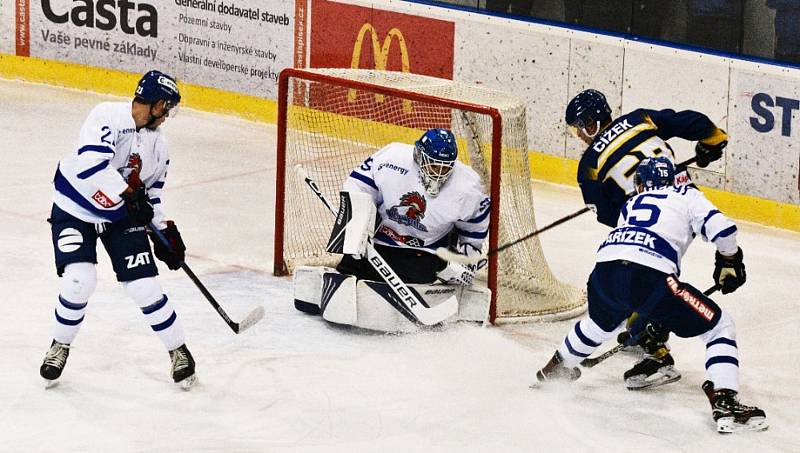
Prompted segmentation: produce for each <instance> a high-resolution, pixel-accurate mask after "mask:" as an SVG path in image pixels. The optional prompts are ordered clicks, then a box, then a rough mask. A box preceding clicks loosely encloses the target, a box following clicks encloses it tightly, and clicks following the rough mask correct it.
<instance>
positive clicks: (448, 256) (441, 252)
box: [436, 156, 697, 265]
mask: <svg viewBox="0 0 800 453" xmlns="http://www.w3.org/2000/svg"><path fill="white" fill-rule="evenodd" d="M695 161H697V156H695V157H692V158H691V159H687V160H685V161H683V162H681V163H679V164H678V165H676V166H675V168H676V170H677V168H679V167H686V166H688V165H691V164H693V163H695ZM633 195H635V194H628V196H629V198H630V197H631V196H633ZM589 210H591V208H589V206H584V207H583V208H581V209H580V210H578V211H575V212H573V213H572V214H570V215H567V216H564V217H562V218H560V219H558V220H556V221H554V222H553V223H550V224H548V225H545V226H543V227H541V228H539V229H538V230H535V231H533V232H531V233H528V234H526V235H525V236H522V237H521V238H518V239H515V240H513V241H511V242H506V243H505V244H503V245H501V246H499V247H497V248H496V249H493V250H489V251H488V252H486V253H485V254H480V255H475V256H467V255H462V254H461V253H456V252H454V251H452V250H450V249H448V248H445V247H439V248H438V249H436V255H437V256H438V257H439V258H441V259H443V260H445V261H455V262H457V263H461V264H465V265H475V264H478V263H479V262H481V261H482V260H485V259H487V258H488V257H490V256H492V255H494V254H497V253H499V252H502V251H503V250H505V249H507V248H509V247H512V246H515V245H517V244H519V243H520V242H523V241H527V240H528V239H530V238H532V237H534V236H538V235H540V234H542V233H544V232H545V231H547V230H549V229H551V228H553V227H557V226H559V225H561V224H562V223H564V222H567V221H569V220H572V219H574V218H575V217H578V216H579V215H581V214H584V213H585V212H587V211H589Z"/></svg>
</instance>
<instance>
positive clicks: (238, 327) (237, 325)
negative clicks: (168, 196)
mask: <svg viewBox="0 0 800 453" xmlns="http://www.w3.org/2000/svg"><path fill="white" fill-rule="evenodd" d="M148 226H149V228H150V230H151V231H152V232H153V234H155V235H156V237H157V238H158V241H159V242H161V244H162V245H164V246H165V247H166V248H167V249H169V250H170V251H171V250H172V246H171V245H170V243H169V241H168V240H167V238H166V237H164V234H163V233H162V232H161V231H159V230H158V228H156V226H155V225H153V224H152V223H151V224H150V225H148ZM181 269H183V270H184V272H186V275H188V276H189V278H190V279H191V280H192V282H193V283H194V284H195V286H197V289H199V290H200V292H201V293H203V296H205V297H206V300H207V301H208V302H209V303H210V304H211V306H212V307H214V310H216V311H217V313H219V315H220V316H221V317H222V319H223V320H224V321H225V323H226V324H227V325H228V327H230V328H231V330H233V332H234V333H237V334H238V333H241V332H244V331H245V330H247V329H249V328H250V327H252V326H253V325H254V324H256V323H257V322H259V321H261V319H262V318H264V307H261V306H259V307H256V308H255V309H253V311H251V312H250V314H248V315H247V316H245V317H244V319H242V320H241V321H239V322H234V321H233V320H231V318H230V317H229V316H228V314H227V313H225V310H223V309H222V307H220V305H219V303H217V301H216V299H214V296H212V295H211V293H210V292H209V291H208V289H206V287H205V285H203V282H201V281H200V279H199V278H197V275H195V273H194V272H192V269H191V268H189V265H188V264H186V263H185V262H181Z"/></svg>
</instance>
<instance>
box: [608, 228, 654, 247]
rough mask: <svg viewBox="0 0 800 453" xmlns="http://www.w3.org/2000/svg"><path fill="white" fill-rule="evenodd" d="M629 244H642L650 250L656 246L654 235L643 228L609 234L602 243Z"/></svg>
mask: <svg viewBox="0 0 800 453" xmlns="http://www.w3.org/2000/svg"><path fill="white" fill-rule="evenodd" d="M608 244H631V245H643V246H645V247H648V248H650V249H652V250H655V248H656V237H655V236H653V235H652V234H650V233H648V232H647V231H643V230H638V231H637V230H620V231H615V232H613V233H611V234H609V236H608V238H607V239H606V240H605V242H603V245H608Z"/></svg>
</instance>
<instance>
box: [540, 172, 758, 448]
mask: <svg viewBox="0 0 800 453" xmlns="http://www.w3.org/2000/svg"><path fill="white" fill-rule="evenodd" d="M674 181H675V169H674V167H673V164H672V163H671V162H670V161H669V159H667V158H665V157H655V158H649V159H645V160H643V161H642V163H641V164H640V165H639V167H638V168H637V170H636V186H637V191H638V194H637V195H636V196H634V197H633V198H631V199H630V200H628V202H627V203H625V205H624V206H623V208H622V212H621V213H620V218H619V223H618V226H617V228H615V229H614V230H612V231H611V233H609V235H608V237H607V239H606V240H605V241H604V242H603V243H602V244H601V245H600V248H599V250H598V252H597V264H596V265H595V268H594V270H593V271H592V274H591V275H590V277H589V282H588V299H589V315H588V317H587V318H585V319H583V320H581V321H580V322H578V323H577V324H575V326H574V328H573V329H571V330H570V332H569V333H568V334H567V336H566V337H565V338H564V341H563V342H562V344H561V346H560V347H559V348H558V350H557V351H556V352H555V354H554V355H553V357H552V358H551V359H550V361H549V362H548V363H547V364H546V365H545V366H544V368H542V369H541V370H539V371H538V372H537V374H536V377H537V379H538V380H539V381H547V380H551V379H562V380H575V379H577V378H578V377H580V374H581V373H580V369H579V368H577V365H578V364H579V363H580V362H581V360H583V359H584V358H586V357H588V356H589V355H591V354H592V352H594V350H595V349H596V348H597V347H598V346H599V345H601V344H602V343H603V342H605V341H607V340H609V339H611V338H612V337H613V336H614V334H615V332H616V331H617V330H618V329H620V328H622V326H623V325H624V321H625V318H626V317H627V316H628V314H629V313H630V312H632V311H635V312H639V313H642V314H643V316H646V317H647V318H648V319H652V320H653V321H656V322H659V323H661V324H662V325H663V326H664V327H666V328H667V329H669V331H671V332H673V333H675V334H676V335H678V336H679V337H683V338H687V337H698V338H700V339H701V340H702V341H703V343H704V344H705V345H706V362H705V367H706V371H707V373H708V378H709V379H708V380H707V381H706V382H705V383H703V385H702V388H703V390H704V391H705V393H706V395H707V396H708V399H709V401H710V403H711V407H712V415H713V418H714V420H715V421H716V422H717V429H718V431H719V432H735V431H742V430H758V431H760V430H764V429H766V428H767V426H768V425H767V421H766V417H765V414H764V411H763V410H761V409H759V408H757V407H749V406H745V405H742V404H741V403H739V401H738V399H737V393H738V390H739V360H738V354H737V346H736V330H735V327H734V324H733V320H732V319H731V317H730V315H729V314H728V313H727V312H725V311H724V310H722V309H721V308H720V307H719V306H718V305H717V304H716V303H715V302H714V301H713V300H711V299H710V298H708V297H707V296H705V295H704V294H703V293H702V292H701V291H699V290H697V289H696V288H694V287H693V286H691V285H689V284H687V283H684V282H681V281H679V280H678V276H679V275H680V263H681V257H682V256H683V254H684V252H685V251H686V249H687V248H688V247H689V244H691V242H692V239H693V238H694V236H695V235H699V236H700V237H702V238H703V240H706V241H710V242H712V243H714V245H716V247H717V252H716V263H715V270H714V280H715V282H716V284H717V285H718V286H719V287H720V288H721V289H722V292H723V293H729V292H733V291H735V290H736V289H737V288H739V287H740V286H741V285H743V284H744V282H745V279H746V274H745V267H744V263H743V262H742V257H743V255H742V250H741V248H739V247H738V245H737V242H736V225H734V223H733V222H732V221H731V220H730V219H728V218H727V217H725V216H724V215H723V214H722V213H720V212H719V210H717V209H716V208H715V207H714V205H713V204H711V202H709V201H708V200H707V199H706V198H705V197H704V196H703V194H702V193H701V192H700V191H699V190H697V189H695V188H693V187H690V186H683V187H675V186H674Z"/></svg>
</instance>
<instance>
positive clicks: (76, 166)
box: [53, 102, 169, 228]
mask: <svg viewBox="0 0 800 453" xmlns="http://www.w3.org/2000/svg"><path fill="white" fill-rule="evenodd" d="M168 166H169V155H168V154H167V145H166V142H165V139H164V135H163V134H162V133H161V131H160V130H158V129H156V130H150V129H146V128H142V129H141V130H139V131H137V130H136V125H135V123H134V121H133V117H132V116H131V104H130V102H104V103H102V104H98V105H97V106H96V107H95V108H94V109H93V110H92V111H91V113H90V114H89V116H88V117H87V118H86V121H85V122H84V123H83V126H82V127H81V131H80V136H79V137H78V143H77V144H76V145H75V147H74V148H73V149H72V150H70V151H69V152H68V153H67V155H66V156H64V158H63V159H61V161H60V162H59V163H58V168H57V170H56V174H55V177H54V178H53V184H54V185H55V195H54V197H53V202H54V203H55V204H56V205H57V206H58V207H59V208H61V209H63V210H64V211H66V212H68V213H69V214H71V215H72V216H74V217H76V218H78V219H80V220H83V221H84V222H89V223H102V222H113V221H116V220H119V219H121V218H123V217H124V216H125V215H126V211H125V206H124V204H123V203H122V200H121V198H120V194H121V193H122V192H123V191H125V189H127V187H128V183H127V182H126V178H127V177H128V175H129V174H130V172H131V170H132V169H133V168H134V167H135V168H137V169H138V170H139V177H140V179H141V180H142V183H144V185H145V188H146V189H147V195H148V197H149V198H150V202H151V203H152V204H153V211H154V218H153V222H154V223H155V224H156V225H157V226H158V227H159V228H165V227H166V224H165V223H164V214H163V211H162V208H161V198H160V194H161V190H162V189H163V187H164V180H165V178H166V175H167V168H168Z"/></svg>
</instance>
